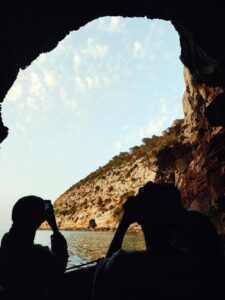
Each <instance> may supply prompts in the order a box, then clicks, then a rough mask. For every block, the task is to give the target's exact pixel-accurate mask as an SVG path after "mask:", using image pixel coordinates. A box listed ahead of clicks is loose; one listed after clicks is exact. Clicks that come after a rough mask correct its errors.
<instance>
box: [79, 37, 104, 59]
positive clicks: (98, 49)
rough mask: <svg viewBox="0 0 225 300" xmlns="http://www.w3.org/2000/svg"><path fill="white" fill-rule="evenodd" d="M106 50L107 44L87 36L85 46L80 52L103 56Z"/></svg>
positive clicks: (94, 56)
mask: <svg viewBox="0 0 225 300" xmlns="http://www.w3.org/2000/svg"><path fill="white" fill-rule="evenodd" d="M107 52H108V45H101V44H99V43H97V42H95V41H94V40H93V39H91V38H89V39H88V40H87V46H86V48H84V49H82V54H83V55H87V56H91V57H93V58H103V57H105V56H106V54H107Z"/></svg>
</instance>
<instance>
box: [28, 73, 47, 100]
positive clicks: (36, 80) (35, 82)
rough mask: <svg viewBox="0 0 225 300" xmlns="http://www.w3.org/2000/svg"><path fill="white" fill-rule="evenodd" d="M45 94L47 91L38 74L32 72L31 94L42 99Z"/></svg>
mask: <svg viewBox="0 0 225 300" xmlns="http://www.w3.org/2000/svg"><path fill="white" fill-rule="evenodd" d="M44 92H45V89H44V86H43V84H42V83H41V80H40V77H39V75H38V74H37V73H36V72H32V73H31V74H30V94H31V95H35V96H37V97H39V98H40V97H42V96H43V94H44Z"/></svg>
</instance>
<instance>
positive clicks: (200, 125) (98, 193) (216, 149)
mask: <svg viewBox="0 0 225 300" xmlns="http://www.w3.org/2000/svg"><path fill="white" fill-rule="evenodd" d="M184 80H185V84H186V91H185V93H184V96H183V108H184V115H185V118H184V120H176V121H175V122H174V124H173V125H172V126H171V127H169V128H168V129H167V130H165V131H164V133H163V135H162V136H153V137H152V138H145V139H143V145H141V146H138V147H137V146H136V147H133V148H132V149H130V152H124V153H120V154H119V155H118V156H116V157H114V158H113V159H112V160H111V161H110V162H109V163H108V164H107V165H105V166H103V167H101V168H99V169H98V170H97V171H95V172H93V173H91V174H90V175H89V176H88V177H86V178H85V179H83V180H81V181H80V182H78V183H77V184H75V185H74V186H72V187H71V188H70V189H69V190H67V191H66V192H65V193H64V194H63V195H62V196H60V197H59V198H58V199H57V200H56V202H55V210H56V215H57V221H58V223H59V225H60V227H61V229H91V228H93V229H95V230H103V229H114V228H115V227H116V226H117V224H118V221H119V219H120V217H121V214H122V204H123V203H124V201H125V200H126V199H127V197H128V196H129V195H134V194H136V193H137V191H138V189H139V187H141V186H143V185H144V184H145V183H146V182H147V181H149V180H151V181H155V182H161V181H169V182H172V183H174V184H176V185H177V187H178V188H179V189H180V191H181V194H182V201H183V206H184V207H186V208H187V209H195V210H199V211H202V212H204V213H207V214H211V212H213V214H212V217H213V220H214V221H215V223H216V225H217V227H218V231H219V232H220V233H223V232H224V230H225V226H224V224H223V223H222V222H221V216H220V214H219V213H218V212H217V207H216V200H217V198H218V196H220V195H222V194H223V193H224V191H225V186H224V185H225V183H224V182H223V180H222V178H223V176H224V174H225V130H224V129H222V128H221V127H215V128H213V127H209V125H208V123H207V120H206V118H205V116H204V111H205V109H206V107H207V105H209V103H211V102H212V101H213V99H214V98H215V97H216V96H217V95H219V94H220V93H222V92H223V91H222V89H221V88H219V87H207V86H205V85H203V84H202V85H199V84H197V83H195V82H194V80H193V77H192V75H191V74H190V72H189V70H188V69H187V68H185V69H184ZM162 209H163V208H162Z"/></svg>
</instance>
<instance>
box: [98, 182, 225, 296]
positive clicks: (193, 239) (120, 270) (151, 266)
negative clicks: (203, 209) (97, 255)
mask: <svg viewBox="0 0 225 300" xmlns="http://www.w3.org/2000/svg"><path fill="white" fill-rule="evenodd" d="M134 222H138V223H139V224H140V225H141V228H142V231H143V233H144V238H145V244H146V251H124V250H121V248H122V243H123V238H124V235H125V233H126V231H127V229H128V228H129V226H130V224H132V223H134ZM220 262H221V251H220V248H219V241H218V236H217V233H216V230H215V228H214V226H213V225H212V223H211V222H210V221H209V219H208V218H207V217H205V216H203V215H202V214H200V213H197V212H188V211H186V210H185V209H184V208H183V207H182V206H181V197H180V193H179V191H178V189H177V188H176V187H174V186H173V185H170V184H154V183H152V182H148V183H147V184H146V185H145V186H144V187H143V188H140V189H139V193H138V195H137V196H136V197H129V198H128V199H127V201H126V202H125V204H124V214H123V217H122V220H121V222H120V224H119V226H118V229H117V231H116V233H115V235H114V238H113V240H112V242H111V245H110V247H109V250H108V253H107V256H106V258H105V259H104V260H103V261H102V262H101V263H100V264H99V265H98V267H97V270H96V274H95V278H94V286H93V299H94V300H103V299H121V300H122V299H123V300H125V299H138V300H141V299H149V300H150V299H162V298H163V299H197V298H198V299H200V298H201V297H202V296H203V295H204V297H205V298H206V297H207V296H208V295H210V297H211V296H212V294H211V292H212V291H211V289H208V286H207V284H208V277H209V276H208V275H209V272H214V271H217V270H218V265H219V263H220ZM208 268H209V270H208ZM213 276H215V273H214V274H213ZM210 284H213V287H215V285H214V283H212V281H211V282H210ZM207 289H208V290H207ZM206 290H207V292H206ZM213 291H214V292H215V293H214V295H215V294H216V291H215V290H214V289H213ZM207 293H208V294H207Z"/></svg>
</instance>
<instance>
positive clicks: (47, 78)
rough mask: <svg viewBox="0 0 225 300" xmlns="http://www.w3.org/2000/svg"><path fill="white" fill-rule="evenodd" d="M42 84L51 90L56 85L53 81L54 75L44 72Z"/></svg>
mask: <svg viewBox="0 0 225 300" xmlns="http://www.w3.org/2000/svg"><path fill="white" fill-rule="evenodd" d="M44 82H45V83H46V84H47V86H48V87H50V88H52V87H54V86H55V85H56V80H55V78H54V75H53V73H52V72H51V71H45V72H44Z"/></svg>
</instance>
